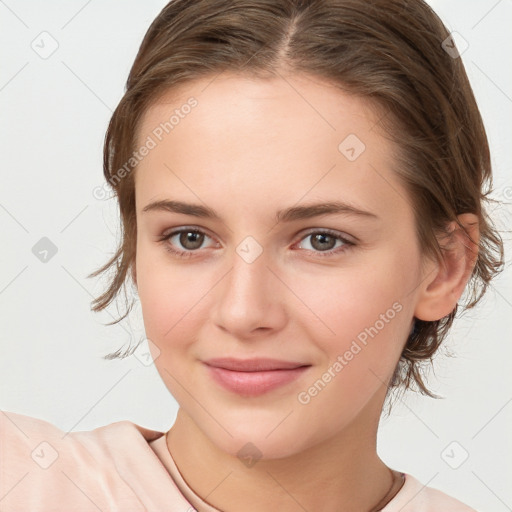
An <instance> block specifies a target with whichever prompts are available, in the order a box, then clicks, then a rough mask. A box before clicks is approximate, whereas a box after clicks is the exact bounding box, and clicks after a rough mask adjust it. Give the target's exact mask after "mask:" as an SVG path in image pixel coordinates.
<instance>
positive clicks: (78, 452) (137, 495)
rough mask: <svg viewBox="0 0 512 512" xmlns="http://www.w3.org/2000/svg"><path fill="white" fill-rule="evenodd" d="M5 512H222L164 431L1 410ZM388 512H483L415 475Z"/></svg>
mask: <svg viewBox="0 0 512 512" xmlns="http://www.w3.org/2000/svg"><path fill="white" fill-rule="evenodd" d="M0 510H1V511H2V512H14V511H20V512H21V511H23V512H26V511H30V512H38V511H45V512H47V511H57V510H65V511H73V512H84V511H96V512H97V511H98V510H101V511H105V512H106V511H109V512H113V511H122V512H132V511H133V512H139V511H140V512H142V511H154V512H164V511H169V512H194V511H195V510H196V511H198V512H219V511H218V509H216V508H214V507H212V506H211V505H209V504H208V503H206V502H205V501H204V500H203V499H202V498H200V497H199V496H198V495H197V494H195V493H194V491H193V490H192V489H191V488H190V487H189V486H188V485H187V484H186V482H185V481H184V480H183V478H182V477H181V475H180V473H179V471H178V468H177V467H176V465H175V463H174V460H173V459H172V457H171V454H170V453H169V450H168V449H167V445H166V442H165V435H164V432H158V431H156V430H149V429H146V428H144V427H141V426H139V425H136V424H135V423H132V422H130V421H118V422H116V423H112V424H110V425H105V426H104V427H99V428H96V429H94V430H91V431H84V432H70V433H65V432H63V431H62V430H60V429H59V428H57V427H56V426H55V425H52V424H51V423H48V422H46V421H43V420H40V419H37V418H33V417H30V416H25V415H21V414H15V413H12V412H4V411H0ZM382 512H476V511H475V510H474V509H472V508H470V507H468V506H467V505H464V503H461V502H460V501H458V500H456V499H455V498H452V497H450V496H448V495H446V494H444V493H443V492H441V491H438V490H436V489H432V488H430V487H424V486H423V485H422V484H421V483H420V482H419V481H418V480H416V479H415V478H414V477H412V476H411V475H408V474H405V482H404V484H403V486H402V488H401V489H400V491H399V492H398V494H396V496H395V497H394V498H393V499H392V500H391V501H390V502H389V503H388V504H387V505H386V506H385V507H384V508H383V509H382Z"/></svg>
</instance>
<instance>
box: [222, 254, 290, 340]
mask: <svg viewBox="0 0 512 512" xmlns="http://www.w3.org/2000/svg"><path fill="white" fill-rule="evenodd" d="M231 261H232V267H231V270H230V271H229V272H228V273H227V274H226V275H225V276H224V278H223V279H222V280H221V282H220V283H219V285H218V286H217V287H216V288H217V294H216V296H215V305H214V311H213V321H214V323H215V324H216V325H217V327H219V328H220V329H222V330H224V331H226V332H229V333H230V334H231V335H232V336H234V337H236V338H237V339H248V338H251V337H254V336H257V335H260V334H262V333H264V332H266V333H272V332H274V331H279V330H280V329H282V328H283V327H284V326H285V324H286V320H287V315H286V308H285V302H284V301H285V300H286V296H285V295H286V290H285V286H284V285H283V283H282V282H281V281H280V279H279V278H278V277H277V275H278V272H276V270H274V268H271V267H272V265H271V262H270V261H269V258H267V257H266V254H265V251H264V252H263V253H262V254H261V255H260V256H258V258H256V259H255V260H254V261H252V262H251V261H250V260H246V259H244V258H243V257H242V256H240V255H239V254H238V253H237V252H235V251H234V252H233V257H232V260H231ZM276 274H277V275H276Z"/></svg>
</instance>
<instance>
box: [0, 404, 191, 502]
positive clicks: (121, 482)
mask: <svg viewBox="0 0 512 512" xmlns="http://www.w3.org/2000/svg"><path fill="white" fill-rule="evenodd" d="M163 434H164V433H163V432H159V431H155V430H151V429H146V428H144V427H141V426H139V425H136V424H134V423H132V422H130V421H119V422H115V423H112V424H110V425H106V426H103V427H99V428H96V429H94V430H91V431H81V432H64V431H63V430H61V429H59V428H58V427H57V426H55V425H53V424H51V423H49V422H47V421H44V420H42V419H38V418H34V417H30V416H26V415H22V414H17V413H12V412H7V411H0V496H1V497H2V510H3V511H4V510H5V511H18V510H20V511H21V510H32V511H42V510H56V509H57V508H58V509H59V510H64V509H69V510H71V509H72V510H76V511H85V510H92V509H94V510H97V509H98V508H99V509H101V510H130V511H131V510H133V511H138V510H140V511H142V510H158V507H155V504H156V502H157V501H158V496H156V495H155V494H154V493H153V492H151V493H150V490H151V491H152V490H153V489H155V487H156V488H157V489H158V486H160V488H161V489H162V492H163V491H164V490H165V491H167V493H168V494H171V495H172V494H173V493H174V491H175V488H174V486H173V482H172V480H171V479H170V477H169V474H168V472H167V471H166V470H165V468H164V467H163V466H162V464H161V463H160V460H159V459H158V457H157V456H156V455H155V453H154V451H153V450H152V448H151V446H150V444H149V443H150V442H151V441H152V440H154V439H158V438H159V437H161V436H162V435H163ZM161 504H162V503H161ZM69 507H71V508H69ZM116 507H119V508H116ZM177 510H178V509H177ZM183 510H186V508H184V509H183Z"/></svg>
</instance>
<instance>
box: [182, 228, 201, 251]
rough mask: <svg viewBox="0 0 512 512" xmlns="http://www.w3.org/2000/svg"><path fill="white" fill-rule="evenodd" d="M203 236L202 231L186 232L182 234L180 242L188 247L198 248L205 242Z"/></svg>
mask: <svg viewBox="0 0 512 512" xmlns="http://www.w3.org/2000/svg"><path fill="white" fill-rule="evenodd" d="M202 237H203V235H202V234H201V233H196V232H194V231H188V232H186V233H185V232H184V233H181V235H180V243H181V244H182V245H183V247H185V248H186V249H198V248H199V247H201V244H202V242H203V239H202Z"/></svg>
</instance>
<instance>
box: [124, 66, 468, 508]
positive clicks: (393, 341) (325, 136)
mask: <svg viewBox="0 0 512 512" xmlns="http://www.w3.org/2000/svg"><path fill="white" fill-rule="evenodd" d="M191 96H194V97H195V98H196V99H197V101H198V105H197V106H196V107H195V108H193V109H192V110H191V112H190V113H189V114H188V115H186V116H183V118H182V119H180V121H179V124H177V125H176V126H175V127H174V129H173V130H172V131H170V132H169V133H168V134H166V135H165V136H164V137H163V138H162V141H160V142H159V143H158V144H157V145H156V147H154V148H153V149H151V150H150V151H149V153H148V155H147V156H145V157H144V158H143V159H142V161H141V162H140V163H139V165H138V167H137V170H136V174H135V188H136V209H137V211H136V214H137V226H138V235H137V250H136V260H135V266H134V268H133V277H134V280H135V282H136V285H137V289H138V294H139V297H140V301H141V306H142V312H143V318H144V324H145V329H146V335H147V337H148V338H149V339H150V340H151V342H152V343H151V344H150V347H152V349H151V350H152V354H153V357H154V359H155V365H156V367H157V369H158V371H159V373H160V375H161V377H162V379H163V381H164V383H165V385H166V386H167V388H168V389H169V391H170V392H171V393H172V395H173V396H174V397H175V398H176V400H177V401H178V403H179V405H180V408H179V412H178V415H177V418H176V421H175V423H174V425H173V426H172V428H171V429H170V430H169V432H168V433H167V445H168V447H169V450H170V451H171V453H172V455H173V457H174V459H175V461H176V464H177V466H178V468H179V470H180V472H181V474H182V475H183V477H184V478H185V480H186V481H187V482H188V484H189V485H190V486H191V487H192V489H194V491H195V492H196V493H197V494H198V495H200V496H201V497H202V498H203V499H205V501H207V502H209V503H210V504H212V505H213V506H214V507H217V508H219V509H221V510H223V511H227V512H231V511H238V510H245V511H247V512H255V511H268V510H271V509H273V510H282V511H297V510H301V511H303V510H304V509H306V510H322V511H335V510H340V509H343V510H349V511H356V510H357V511H363V510H370V509H371V508H372V507H373V506H375V505H376V504H377V503H378V502H379V500H381V498H382V497H383V496H384V495H385V494H386V493H387V492H388V491H389V490H390V486H391V484H392V475H391V473H390V470H389V468H388V467H387V466H386V465H385V464H384V463H383V462H382V461H381V460H380V458H379V457H378V455H377V451H376V437H377V426H378V422H379V417H380V414H381V410H382V406H383V401H384V398H385V394H386V389H387V383H388V381H389V379H390V377H391V375H392V373H393V370H394V368H395V366H396V363H397V361H398V359H399V357H400V353H401V351H402V348H403V346H404V344H405V342H406V340H407V336H408V333H409V331H410V329H411V324H412V320H413V317H416V318H419V319H422V320H436V319H440V318H442V317H443V316H446V315H447V314H449V313H450V312H451V311H452V310H453V308H454V307H455V305H456V303H457V300H458V299H459V297H460V295H461V294H462V292H463V289H464V287H465V284H466V282H467V280H468V278H469V276H470V274H471V270H472V268H473V266H474V264H475V258H476V251H477V246H476V245H472V244H470V243H469V242H468V240H467V238H466V237H465V236H464V234H463V232H462V231H461V230H460V229H455V230H454V232H453V237H452V238H453V240H452V244H451V245H450V250H449V251H447V252H446V254H445V260H444V264H443V265H440V264H438V263H437V262H434V261H432V260H429V259H427V258H425V257H424V256H423V255H422V253H421V251H420V248H419V245H418V243H417V241H416V238H415V235H414V234H415V225H414V218H413V211H412V208H411V206H410V204H409V202H408V198H407V194H406V192H405V190H404V189H403V187H402V186H401V184H400V183H399V181H398V179H397V177H396V175H395V174H394V172H393V166H394V163H393V158H392V149H393V148H392V147H391V145H390V144H391V143H390V142H389V141H388V140H387V139H385V138H384V137H383V136H382V134H380V133H379V131H378V129H379V126H378V115H377V112H375V111H373V110H372V109H371V108H370V107H369V106H368V104H367V103H366V102H365V101H364V100H362V99H358V98H355V97H353V96H349V95H347V94H345V93H344V92H342V91H341V90H340V89H338V88H336V87H334V86H333V85H331V84H329V83H326V82H325V81H322V80H320V79H318V78H313V77H307V76H304V75H302V74H301V75H300V77H299V76H297V75H289V76H287V77H286V79H284V78H282V77H277V78H273V79H268V80H263V79H251V78H248V77H244V76H240V75H234V74H227V73H223V74H221V75H220V76H217V77H216V78H215V79H212V77H207V78H204V79H200V80H197V81H195V82H192V83H187V84H186V87H180V88H177V89H173V90H170V91H168V93H167V94H166V95H165V96H164V97H162V98H161V99H160V100H159V101H158V102H157V103H155V104H153V105H152V107H151V108H150V109H149V110H148V111H147V112H146V114H145V116H144V117H143V119H142V122H141V125H140V131H139V141H140V143H141V144H142V143H143V142H144V141H145V140H146V138H147V137H148V136H150V135H151V134H152V133H153V130H154V129H155V127H157V126H158V125H159V124H160V123H161V122H164V121H166V120H168V119H169V118H170V116H171V115H172V114H173V113H174V111H175V109H176V108H178V109H179V108H180V107H181V106H182V105H183V104H184V103H185V102H186V101H187V99H188V98H190V97H191ZM349 134H356V136H357V137H358V138H359V139H360V140H361V141H362V142H363V143H364V144H365V146H366V149H365V150H364V151H363V152H362V153H361V154H360V155H359V156H358V158H356V159H355V160H354V161H350V160H348V159H347V158H346V157H345V155H344V154H343V153H342V152H341V151H340V150H339V149H338V146H339V144H340V142H342V141H343V140H344V139H345V138H346V137H347V136H348V135H349ZM169 199H172V200H179V201H184V202H188V203H194V204H201V205H203V206H208V207H209V208H213V209H214V210H215V211H216V212H217V213H218V214H219V215H220V217H221V219H222V220H214V219H208V218H200V217H194V216H192V215H186V214H183V213H175V212H169V211H147V212H143V209H144V207H145V206H146V205H147V204H149V203H150V202H152V201H157V200H169ZM330 201H344V202H350V203H351V204H353V205H357V207H359V208H360V209H363V210H366V211H370V212H372V213H374V214H375V215H377V216H378V219H368V218H364V217H358V216H350V215H346V214H340V213H338V214H335V215H333V214H331V215H320V216H316V217H313V218H309V219H301V220H294V221H291V222H284V221H283V222H279V223H276V222H275V215H276V212H277V211H278V210H280V209H284V208H287V207H291V206H297V205H306V204H311V203H317V202H322V203H326V202H330ZM459 220H460V221H461V222H462V223H463V224H464V225H465V226H467V229H468V231H469V232H470V234H471V235H472V237H473V239H474V240H476V241H477V242H478V227H477V218H476V217H475V216H474V215H471V214H464V215H462V216H460V217H459ZM455 226H456V224H453V227H455ZM180 227H184V229H185V231H186V228H191V227H192V228H196V229H197V228H198V229H201V230H203V231H205V232H206V236H205V237H204V239H203V243H202V245H201V246H200V247H199V248H197V249H190V247H191V245H190V244H189V245H185V246H184V245H183V243H180V237H179V234H178V235H176V236H174V237H173V238H171V239H170V240H167V241H165V242H161V241H159V237H161V236H162V235H164V234H168V233H169V232H170V231H172V230H173V228H174V229H177V228H180ZM312 228H314V229H315V232H316V233H318V232H320V233H321V232H322V229H323V230H325V229H330V230H334V231H336V233H337V234H339V236H342V237H346V238H347V239H349V240H351V241H353V242H355V245H353V246H350V245H345V244H344V243H343V241H341V240H339V239H336V238H334V240H332V239H329V240H330V241H331V243H332V245H329V247H327V250H331V251H336V250H339V248H340V247H343V248H344V250H343V251H341V252H337V253H336V252H332V253H331V254H330V255H328V256H325V255H322V250H321V247H320V249H319V248H318V245H316V246H315V245H314V240H313V238H314V237H312V236H311V232H310V231H311V229H312ZM308 231H309V232H308ZM308 235H309V236H308ZM248 236H251V237H253V238H254V239H255V240H256V241H257V244H258V246H259V248H261V250H262V252H261V254H260V255H259V257H257V258H256V259H255V260H254V261H252V262H251V263H248V262H247V261H246V260H245V259H244V258H242V257H241V256H240V255H239V254H238V253H237V251H236V249H237V247H238V246H239V244H240V243H241V242H242V241H244V239H246V237H248ZM186 243H187V242H186V240H185V244H186ZM200 243H201V241H199V244H200ZM166 245H167V246H172V247H173V248H174V249H176V250H182V251H188V252H189V253H190V252H192V253H193V254H192V257H189V258H180V257H178V256H176V255H174V254H171V253H169V252H168V251H167V250H166V249H165V247H166ZM258 246H251V247H252V248H250V249H249V250H250V251H254V250H255V249H254V247H258ZM242 247H243V245H242ZM393 304H395V305H396V304H399V305H400V311H399V312H396V314H395V315H394V317H393V318H392V319H391V320H389V321H388V322H386V323H385V324H384V327H383V328H380V329H379V330H378V334H377V335H374V337H373V338H369V339H368V343H367V345H366V346H364V347H363V348H362V350H360V352H358V353H357V355H355V356H354V357H353V359H352V360H350V361H347V364H346V365H344V367H343V369H342V371H340V372H338V373H337V374H336V376H335V377H334V378H332V379H331V380H330V382H329V383H328V384H327V385H326V386H325V387H324V388H323V389H322V390H321V392H319V393H318V394H317V395H316V396H314V397H311V399H310V401H309V402H308V403H307V404H304V403H300V402H299V400H298V395H299V393H301V392H304V391H307V390H308V388H310V387H311V386H312V385H313V384H314V383H315V381H317V380H318V379H321V378H322V375H323V374H324V373H325V372H326V371H328V369H329V368H330V367H331V368H332V365H333V363H334V362H335V361H336V360H337V358H338V356H340V355H343V354H344V353H345V352H346V351H347V350H348V349H349V348H350V346H351V343H352V342H353V340H355V339H357V336H358V335H359V334H360V333H361V332H363V331H364V329H365V328H367V327H370V326H374V325H376V321H377V320H379V318H381V316H380V315H382V314H386V312H387V311H388V310H389V309H390V308H392V305H393ZM213 357H235V358H239V359H248V358H251V357H272V358H276V359H282V360H286V361H298V362H302V363H303V364H309V365H311V366H310V367H309V368H308V370H307V371H306V372H305V373H303V374H302V375H301V377H300V378H299V379H297V380H295V381H293V382H291V383H289V384H286V385H285V386H283V387H280V388H278V389H276V390H273V391H271V392H269V393H266V394H264V395H262V396H257V397H246V396H240V395H237V394H235V393H232V392H229V391H227V390H225V389H223V388H221V387H219V386H218V385H217V384H216V383H215V382H214V381H213V380H212V379H211V377H210V375H209V373H208V371H207V369H206V368H205V366H204V365H203V363H202V361H204V360H207V359H209V358H213ZM331 371H332V370H331ZM248 442H250V443H252V445H254V446H255V447H256V448H257V450H258V451H259V452H260V453H261V454H262V458H261V459H259V460H258V462H257V463H256V464H255V465H253V466H252V467H246V466H245V465H244V464H242V463H241V461H240V459H239V458H238V457H237V452H238V451H239V450H240V449H241V448H242V447H243V446H244V445H246V443H248ZM319 489H321V490H322V492H321V493H320V492H318V490H319ZM397 490H398V488H395V490H394V492H396V491H397Z"/></svg>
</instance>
